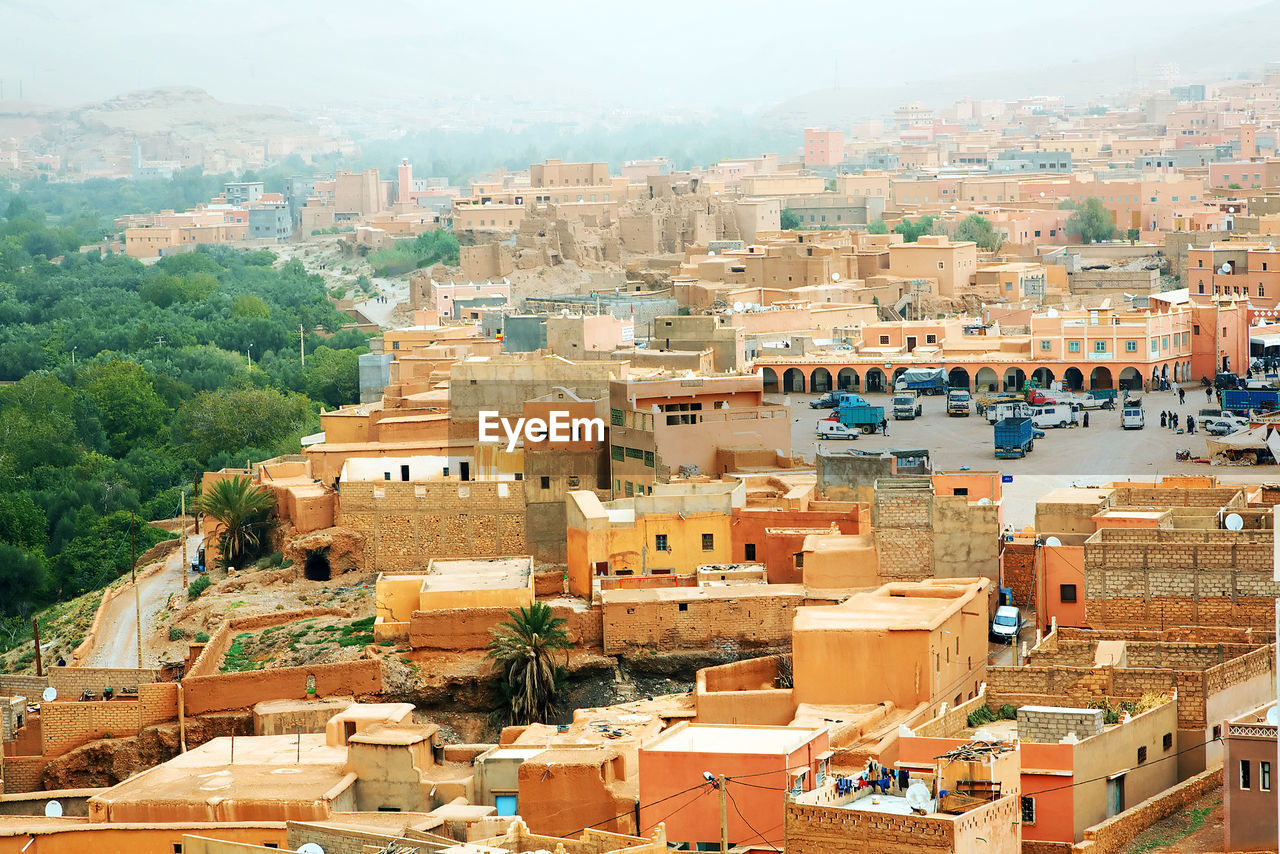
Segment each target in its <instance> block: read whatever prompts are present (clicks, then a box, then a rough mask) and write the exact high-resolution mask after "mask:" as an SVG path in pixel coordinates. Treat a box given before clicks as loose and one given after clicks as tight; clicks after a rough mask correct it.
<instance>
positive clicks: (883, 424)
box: [880, 418, 889, 436]
mask: <svg viewBox="0 0 1280 854" xmlns="http://www.w3.org/2000/svg"><path fill="white" fill-rule="evenodd" d="M880 432H881V433H883V434H884V435H886V436H888V435H889V419H887V418H881V419H880Z"/></svg>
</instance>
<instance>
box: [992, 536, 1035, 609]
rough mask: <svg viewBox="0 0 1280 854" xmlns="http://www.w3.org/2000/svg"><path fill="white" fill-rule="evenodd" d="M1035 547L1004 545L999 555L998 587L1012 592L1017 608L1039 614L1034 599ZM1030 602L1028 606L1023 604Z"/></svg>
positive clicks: (1028, 545) (1027, 544) (1031, 545)
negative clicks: (1006, 588)
mask: <svg viewBox="0 0 1280 854" xmlns="http://www.w3.org/2000/svg"><path fill="white" fill-rule="evenodd" d="M1035 562H1036V547H1035V545H1034V544H1033V543H1005V545H1004V551H1003V552H1001V555H1000V586H1001V587H1008V588H1010V589H1012V590H1013V601H1014V602H1016V603H1017V605H1018V607H1019V608H1029V610H1032V611H1035V612H1036V613H1039V611H1040V609H1039V608H1037V607H1036V598H1035V584H1034V576H1035ZM1028 602H1030V605H1027V604H1025V603H1028Z"/></svg>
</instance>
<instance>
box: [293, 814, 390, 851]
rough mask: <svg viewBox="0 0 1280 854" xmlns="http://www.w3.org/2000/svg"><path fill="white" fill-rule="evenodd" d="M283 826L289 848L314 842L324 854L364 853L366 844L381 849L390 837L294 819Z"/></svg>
mask: <svg viewBox="0 0 1280 854" xmlns="http://www.w3.org/2000/svg"><path fill="white" fill-rule="evenodd" d="M285 827H286V833H287V835H288V840H289V841H288V845H289V847H290V848H292V849H295V850H296V849H298V848H300V847H302V846H303V845H305V844H306V843H308V842H314V843H315V844H317V845H319V846H320V847H321V848H323V849H324V852H325V854H364V851H365V846H366V845H372V846H375V850H382V849H383V848H384V847H386V844H387V842H388V841H389V840H390V839H391V837H390V836H388V835H385V834H379V833H363V832H361V831H359V830H348V829H346V828H338V827H332V826H327V825H317V824H304V823H301V822H296V821H291V822H288V823H287V824H286V825H285Z"/></svg>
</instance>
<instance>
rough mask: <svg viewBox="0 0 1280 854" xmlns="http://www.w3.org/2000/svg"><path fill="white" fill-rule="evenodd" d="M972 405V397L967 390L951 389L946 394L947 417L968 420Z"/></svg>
mask: <svg viewBox="0 0 1280 854" xmlns="http://www.w3.org/2000/svg"><path fill="white" fill-rule="evenodd" d="M972 405H973V395H971V394H969V391H968V389H963V388H953V389H951V390H950V391H949V392H947V415H949V416H951V417H952V418H956V417H961V418H968V417H969V410H970V408H971V407H972Z"/></svg>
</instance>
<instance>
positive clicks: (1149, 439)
mask: <svg viewBox="0 0 1280 854" xmlns="http://www.w3.org/2000/svg"><path fill="white" fill-rule="evenodd" d="M815 397H816V395H811V394H791V395H786V396H785V397H784V396H782V395H768V396H767V398H768V399H770V400H773V401H775V402H782V401H784V400H789V401H790V405H791V410H792V433H791V441H792V450H793V452H794V453H796V454H799V455H801V456H804V457H806V458H812V457H813V455H814V453H815V451H816V449H817V448H818V447H819V445H821V447H822V448H823V449H825V450H831V451H836V450H840V449H844V448H849V449H857V450H871V451H880V450H885V449H889V448H927V449H928V450H929V454H930V459H931V460H932V463H933V468H934V470H935V471H955V470H958V469H962V468H966V467H967V468H968V469H969V470H971V471H999V472H1000V473H1001V474H1004V475H1008V476H1012V478H1013V480H1012V481H1011V482H1007V483H1005V484H1004V497H1005V508H1004V509H1005V519H1006V520H1007V521H1008V522H1009V524H1011V525H1013V526H1014V527H1015V528H1021V527H1023V526H1024V525H1030V524H1032V523H1033V522H1034V518H1035V502H1036V500H1037V499H1039V498H1040V497H1041V496H1042V495H1044V494H1045V493H1047V492H1049V491H1050V490H1052V489H1056V488H1058V487H1062V486H1072V485H1081V486H1084V485H1088V484H1099V483H1105V482H1107V481H1111V480H1124V479H1126V478H1134V479H1150V478H1156V477H1160V476H1163V475H1168V474H1199V475H1216V476H1217V477H1218V478H1219V480H1221V481H1222V482H1224V483H1266V482H1269V481H1280V469H1277V468H1276V467H1274V466H1258V467H1238V466H1209V465H1206V464H1204V463H1195V462H1179V461H1177V460H1175V459H1174V454H1175V452H1176V451H1177V450H1178V449H1179V448H1187V449H1190V450H1191V451H1192V455H1193V456H1196V455H1200V456H1203V455H1204V454H1205V441H1204V440H1205V437H1204V436H1203V435H1202V434H1201V433H1200V432H1198V431H1197V433H1196V434H1195V435H1194V436H1192V435H1187V434H1185V433H1183V434H1179V433H1175V432H1173V431H1170V430H1168V429H1162V428H1161V427H1160V412H1161V411H1162V410H1171V411H1175V412H1178V413H1179V414H1180V415H1181V416H1182V418H1183V421H1184V422H1185V419H1186V416H1188V415H1192V416H1194V415H1195V414H1196V413H1197V412H1198V410H1199V409H1200V408H1201V407H1203V406H1204V402H1205V397H1204V393H1203V391H1201V390H1200V389H1199V387H1198V386H1196V387H1195V388H1194V389H1192V388H1188V393H1187V397H1186V404H1185V405H1183V406H1178V405H1177V395H1175V394H1173V393H1172V392H1164V393H1158V394H1148V395H1145V408H1146V412H1147V426H1146V427H1145V428H1144V429H1142V430H1124V429H1122V428H1121V427H1120V413H1119V410H1115V411H1106V410H1098V411H1095V412H1091V413H1089V423H1090V426H1089V427H1087V428H1085V427H1069V428H1066V429H1049V430H1046V431H1045V437H1044V438H1043V439H1037V440H1036V443H1035V449H1034V450H1033V451H1032V452H1031V453H1030V454H1029V455H1028V456H1026V457H1025V458H1023V459H1016V460H997V459H996V458H995V448H994V435H993V429H992V426H991V425H990V424H989V423H988V422H987V420H986V419H985V418H983V417H980V416H978V415H976V414H973V415H970V416H969V417H968V418H952V417H948V416H947V415H946V412H945V408H946V399H945V398H943V397H925V398H924V399H923V405H924V413H923V415H922V417H920V418H917V419H914V420H909V421H895V420H893V418H892V416H891V415H889V416H888V417H889V435H888V436H887V437H885V436H881V435H878V434H876V435H871V436H860V437H859V438H858V439H857V440H855V441H848V440H835V441H830V440H824V441H822V442H819V441H818V440H817V437H816V434H815V428H814V425H815V423H816V422H817V421H818V420H819V419H821V418H824V417H826V416H827V415H828V414H829V412H828V411H827V410H818V409H810V408H809V401H811V400H813V399H814V398H815ZM866 397H867V400H868V401H869V402H870V403H871V404H872V405H874V406H884V407H885V409H886V413H888V412H889V410H891V408H892V406H891V396H890V395H886V394H869V395H866Z"/></svg>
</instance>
